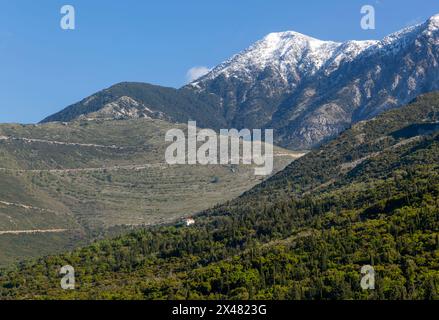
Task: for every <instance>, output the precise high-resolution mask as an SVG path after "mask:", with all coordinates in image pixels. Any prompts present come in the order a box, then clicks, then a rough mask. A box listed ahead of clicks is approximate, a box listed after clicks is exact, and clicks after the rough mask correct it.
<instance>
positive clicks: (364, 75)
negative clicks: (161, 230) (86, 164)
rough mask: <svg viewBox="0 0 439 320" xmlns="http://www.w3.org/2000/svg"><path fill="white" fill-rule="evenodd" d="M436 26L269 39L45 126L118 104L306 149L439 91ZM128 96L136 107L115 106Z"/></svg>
mask: <svg viewBox="0 0 439 320" xmlns="http://www.w3.org/2000/svg"><path fill="white" fill-rule="evenodd" d="M438 30H439V15H435V16H433V17H431V18H430V19H428V20H427V21H426V22H425V23H422V24H419V25H416V26H412V27H409V28H405V29H403V30H401V31H398V32H396V33H393V34H391V35H389V36H387V37H385V38H384V39H382V40H381V41H375V40H371V41H347V42H343V43H339V42H332V41H322V40H318V39H315V38H312V37H309V36H306V35H303V34H300V33H297V32H293V31H287V32H280V33H271V34H269V35H267V36H266V37H265V38H264V39H262V40H260V41H258V42H256V43H255V44H253V45H252V46H250V47H249V48H248V49H246V50H244V51H243V52H241V53H239V54H237V55H235V56H233V57H232V58H231V59H229V60H227V61H225V62H224V63H222V64H220V65H218V66H217V67H216V68H214V69H213V70H212V71H211V72H209V73H208V74H206V75H205V76H203V77H202V78H200V79H198V80H196V81H194V82H192V83H191V84H189V85H187V86H185V87H183V88H181V89H178V90H176V89H169V88H161V87H157V86H151V85H147V84H130V83H124V84H120V85H117V86H115V87H112V88H110V89H107V90H104V91H102V92H101V93H97V94H96V95H94V96H92V98H93V97H94V98H93V100H92V102H91V103H90V98H87V99H85V100H83V101H82V102H80V103H78V104H75V105H73V106H70V107H68V108H66V109H65V110H63V111H61V112H60V113H58V114H56V115H54V116H51V117H48V118H47V119H45V120H44V122H47V121H70V120H73V119H76V118H78V117H80V116H84V115H87V114H90V113H94V114H96V112H97V111H99V110H100V109H102V108H106V110H108V109H109V108H108V104H109V103H113V104H112V105H111V106H112V109H111V110H121V109H123V111H124V113H123V114H124V116H126V115H129V114H134V115H136V116H139V115H140V116H143V115H144V116H148V117H151V116H152V117H161V118H165V119H169V120H173V121H176V122H185V121H187V120H189V119H191V120H197V121H198V123H199V125H200V126H202V127H211V128H214V129H218V128H232V127H236V128H273V129H275V133H276V135H275V139H276V143H278V144H280V145H282V146H285V147H289V148H292V149H302V148H309V147H313V146H315V145H317V144H320V143H321V142H323V141H325V140H326V139H328V138H331V137H333V136H336V135H337V134H338V133H340V132H341V131H343V130H345V129H346V128H348V127H349V126H351V125H352V124H353V123H355V122H358V121H361V120H365V119H369V118H372V117H375V116H376V115H378V114H380V113H382V112H383V111H385V110H388V109H392V108H397V107H400V106H401V105H404V104H406V103H408V102H410V101H411V100H413V99H414V98H416V97H417V96H419V95H420V94H422V93H426V92H430V91H435V90H439V64H438V61H439V50H438V45H439V32H438ZM122 97H124V99H123V100H122V101H123V102H124V103H125V105H126V101H130V106H131V107H130V108H128V109H127V108H126V106H120V105H119V104H120V103H119V102H120V101H121V100H120V99H121V98H122ZM128 98H131V99H128ZM118 101H119V102H118ZM87 104H88V105H87ZM139 105H140V106H142V108H143V109H141V110H140V112H139V111H138V110H139V109H138V107H137V106H139ZM133 106H134V109H133ZM122 107H123V108H122ZM145 108H147V109H145ZM144 110H147V111H148V112H144ZM119 113H120V112H119ZM119 113H118V114H119ZM105 114H106V115H108V112H106V113H105Z"/></svg>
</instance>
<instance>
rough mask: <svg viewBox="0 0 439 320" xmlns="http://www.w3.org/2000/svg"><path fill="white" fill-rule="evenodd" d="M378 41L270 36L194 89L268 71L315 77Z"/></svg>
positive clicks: (287, 34)
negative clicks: (226, 79)
mask: <svg viewBox="0 0 439 320" xmlns="http://www.w3.org/2000/svg"><path fill="white" fill-rule="evenodd" d="M377 43H378V41H347V42H343V43H340V42H334V41H323V40H319V39H316V38H313V37H309V36H306V35H304V34H301V33H298V32H295V31H286V32H278V33H270V34H268V35H267V36H265V37H264V38H263V39H262V40H260V41H257V42H256V43H255V44H253V45H252V46H250V47H249V48H248V49H246V50H244V51H243V52H241V53H239V54H236V55H234V56H233V57H232V58H231V59H229V60H227V61H225V62H224V63H222V64H220V65H219V66H217V67H216V68H214V69H213V70H212V71H211V72H210V73H208V74H207V75H206V76H204V77H202V78H200V79H198V80H196V81H195V82H193V83H192V84H191V85H192V86H194V87H198V83H199V82H200V81H204V80H212V79H215V78H216V77H218V76H221V75H223V76H225V77H226V78H229V77H234V76H235V77H240V78H242V79H245V78H249V79H250V78H251V77H252V74H253V73H254V72H255V71H263V70H264V69H265V68H266V67H271V68H273V69H275V70H278V71H279V73H280V76H281V77H282V78H284V79H285V80H287V79H288V77H289V73H291V71H292V70H295V71H297V73H298V75H299V76H304V75H313V74H315V73H316V72H317V71H319V70H320V69H321V68H323V67H325V66H328V65H329V66H330V67H331V69H333V68H334V67H336V66H338V64H339V63H340V62H341V61H343V60H348V61H350V60H353V59H354V58H355V57H356V56H357V55H358V54H360V53H361V52H363V51H364V50H366V49H367V48H369V47H371V46H373V45H375V44H377Z"/></svg>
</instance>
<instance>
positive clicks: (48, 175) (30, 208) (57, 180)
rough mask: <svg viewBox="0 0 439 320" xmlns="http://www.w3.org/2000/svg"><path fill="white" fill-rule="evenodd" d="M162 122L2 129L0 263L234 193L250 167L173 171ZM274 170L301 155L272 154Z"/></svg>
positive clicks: (248, 180)
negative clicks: (168, 160)
mask: <svg viewBox="0 0 439 320" xmlns="http://www.w3.org/2000/svg"><path fill="white" fill-rule="evenodd" d="M172 128H182V129H183V128H185V126H184V125H178V124H175V123H169V122H167V121H164V120H154V119H132V120H102V119H98V120H82V121H73V122H70V123H50V124H40V125H18V124H17V125H14V124H11V125H0V164H1V165H0V177H1V178H0V264H8V263H11V262H14V261H18V260H22V259H26V258H32V257H38V256H41V255H46V254H50V253H55V252H59V251H63V250H68V249H73V248H75V247H77V246H79V245H84V244H87V243H89V241H90V240H92V239H97V238H100V237H102V236H104V235H107V236H110V235H114V234H119V233H121V232H125V231H126V230H131V229H133V228H137V227H142V226H147V225H156V224H165V223H169V222H173V221H178V220H179V219H183V217H188V216H191V215H192V214H194V213H197V212H199V211H202V210H205V209H208V208H210V207H212V206H214V205H216V204H219V203H223V202H225V201H228V200H232V199H233V198H235V197H237V196H239V195H240V194H242V193H243V192H244V191H247V190H248V189H250V188H251V187H253V186H255V185H256V184H258V183H259V182H260V181H261V177H257V176H255V175H254V167H253V166H248V165H224V166H184V165H179V166H170V165H168V164H167V163H166V162H165V158H164V156H165V150H166V147H167V145H169V143H166V142H165V134H166V132H167V130H169V129H172ZM274 155H275V171H276V172H277V171H279V170H281V169H283V168H284V167H285V166H287V165H288V164H289V163H290V162H291V161H293V160H294V159H296V158H298V157H300V156H302V155H303V154H302V153H300V152H292V151H288V150H284V149H281V148H275V154H274Z"/></svg>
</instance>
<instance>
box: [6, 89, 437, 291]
mask: <svg viewBox="0 0 439 320" xmlns="http://www.w3.org/2000/svg"><path fill="white" fill-rule="evenodd" d="M438 121H439V94H436V93H435V94H429V95H425V96H423V97H420V98H418V99H417V100H416V101H414V102H413V103H412V104H411V105H409V106H407V107H404V108H401V109H399V110H394V111H390V112H387V113H385V114H383V115H381V116H379V117H377V118H376V119H372V120H370V121H367V122H361V123H358V124H356V125H354V126H353V127H352V128H350V129H349V130H346V131H345V132H344V133H342V134H341V136H340V137H338V138H337V139H335V140H333V141H331V142H328V143H327V144H326V145H324V146H322V147H321V148H319V149H317V150H315V151H313V152H311V153H309V154H308V155H306V156H305V157H303V158H301V159H299V160H298V161H295V162H294V163H292V164H291V165H290V166H289V167H287V169H285V170H284V171H282V172H280V173H279V174H277V175H276V176H274V177H273V178H271V179H269V180H268V181H266V182H264V183H262V184H261V185H259V186H258V187H256V188H254V189H252V190H251V191H249V192H247V193H246V194H244V195H242V196H241V197H240V198H238V199H236V200H234V201H231V202H228V203H226V204H224V205H221V206H218V207H216V208H213V209H211V210H208V211H206V212H202V213H200V215H199V216H198V217H197V218H196V224H195V225H194V226H191V227H185V226H183V225H168V226H160V227H155V228H150V229H145V230H142V231H137V232H134V233H132V234H130V235H126V236H120V237H118V238H116V239H111V240H104V241H99V242H96V243H95V244H93V245H91V246H88V247H85V248H83V249H79V250H76V251H73V252H71V253H66V254H63V255H56V256H50V257H45V258H42V259H39V260H37V261H30V262H24V263H21V264H20V265H17V266H15V267H14V268H12V269H11V268H10V269H7V270H4V271H2V272H1V274H0V298H2V299H59V298H61V299H439V132H438V130H437V129H438V128H437V123H438ZM200 196H202V195H200ZM67 264H68V265H72V266H74V268H75V271H76V290H71V291H64V290H62V289H61V288H60V279H61V276H60V275H59V270H60V268H61V267H62V266H63V265H67ZM364 265H372V266H373V267H374V268H375V272H376V284H375V290H367V291H366V290H363V289H362V288H361V287H360V280H361V277H362V274H361V273H360V270H361V268H362V266H364Z"/></svg>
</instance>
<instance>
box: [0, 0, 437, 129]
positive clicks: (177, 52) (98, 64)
mask: <svg viewBox="0 0 439 320" xmlns="http://www.w3.org/2000/svg"><path fill="white" fill-rule="evenodd" d="M65 4H70V5H73V6H74V7H75V9H76V30H70V31H66V30H62V29H61V28H60V20H61V14H60V9H61V7H62V6H63V5H65ZM367 4H370V5H373V6H374V7H375V9H376V24H377V25H376V30H368V31H365V30H363V29H361V27H360V19H361V14H360V9H361V7H362V6H363V5H367ZM436 13H439V1H437V0H422V1H420V0H305V1H299V0H269V1H268V0H184V1H182V0H172V1H171V0H160V1H152V0H123V1H122V0H106V1H104V0H64V1H58V0H39V1H35V0H0V122H20V123H32V122H37V121H39V120H41V119H42V118H44V117H45V116H47V115H49V114H52V113H54V112H56V111H59V110H60V109H62V108H63V107H65V106H67V105H69V104H71V103H74V102H77V101H79V100H81V99H82V98H85V97H86V96H88V95H90V94H92V93H94V92H96V91H99V90H101V89H103V88H106V87H108V86H111V85H112V84H115V83H117V82H121V81H142V82H150V83H154V84H159V85H164V86H171V87H180V86H182V85H183V84H184V83H185V81H186V73H187V71H188V70H189V69H190V68H192V67H195V66H206V67H213V66H215V65H217V64H218V63H220V62H222V61H223V60H225V59H227V58H229V57H230V56H231V55H233V54H235V53H237V52H239V51H241V50H242V49H245V48H246V47H248V46H249V45H250V44H252V43H253V42H255V41H257V40H259V39H260V38H262V37H264V36H265V35H266V34H268V33H270V32H276V31H285V30H294V31H298V32H302V33H304V34H308V35H311V36H314V37H316V38H320V39H323V40H337V41H342V40H349V39H358V40H361V39H380V38H382V37H383V36H385V35H387V34H389V33H391V32H394V31H397V30H399V29H401V28H403V27H405V26H407V25H410V24H415V23H417V22H422V21H423V20H426V19H427V18H428V17H429V16H431V15H433V14H436Z"/></svg>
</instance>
